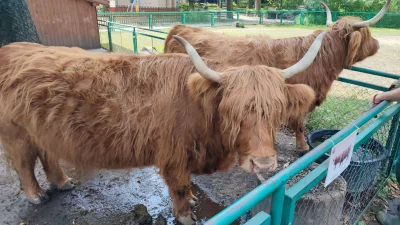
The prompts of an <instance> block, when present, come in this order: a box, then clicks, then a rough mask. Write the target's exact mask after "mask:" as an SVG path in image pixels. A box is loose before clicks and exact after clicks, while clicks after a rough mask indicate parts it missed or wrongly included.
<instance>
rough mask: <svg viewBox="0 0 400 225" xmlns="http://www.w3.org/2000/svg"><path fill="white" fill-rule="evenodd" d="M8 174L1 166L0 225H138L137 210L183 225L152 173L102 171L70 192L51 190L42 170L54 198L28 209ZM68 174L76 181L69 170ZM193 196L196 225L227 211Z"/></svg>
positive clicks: (201, 196)
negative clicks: (143, 207)
mask: <svg viewBox="0 0 400 225" xmlns="http://www.w3.org/2000/svg"><path fill="white" fill-rule="evenodd" d="M38 167H39V166H38ZM6 171H7V170H6V167H5V165H4V163H3V162H0V181H1V182H0V215H2V216H1V217H0V224H1V225H15V224H21V223H22V224H29V225H42V224H43V225H64V224H65V225H71V224H74V225H91V224H96V225H119V224H121V225H122V224H124V225H126V224H132V225H133V224H139V223H137V222H135V218H136V216H135V212H134V211H133V209H135V207H137V206H138V205H144V206H145V209H146V210H147V212H146V213H147V215H148V216H150V217H152V220H153V224H154V222H155V221H156V220H157V219H158V217H160V216H162V217H163V218H165V220H166V222H167V224H171V225H172V224H180V223H179V222H177V221H176V220H175V218H174V217H173V216H172V210H171V209H172V208H171V207H172V202H171V199H170V197H169V194H168V187H167V186H166V184H165V183H164V181H163V179H162V178H161V177H160V176H159V175H158V174H157V170H156V169H155V168H153V167H149V168H144V169H133V170H129V171H109V170H105V171H99V172H97V173H96V174H95V175H94V176H93V177H91V178H90V180H89V181H86V182H84V181H77V186H76V188H75V189H74V190H72V191H69V192H59V191H57V190H51V189H50V187H49V185H48V183H47V182H46V178H45V176H44V173H43V170H42V169H41V168H37V169H36V176H37V178H38V181H39V183H40V184H41V185H42V186H43V188H44V189H45V190H47V193H48V194H49V196H50V198H51V200H50V201H49V202H48V203H46V204H43V205H32V204H30V203H28V202H27V201H26V200H25V196H24V194H23V192H22V191H21V192H18V189H19V181H18V177H17V176H16V174H15V173H13V172H11V175H10V174H9V173H7V172H6ZM65 171H66V173H67V174H69V175H72V174H71V173H69V171H70V170H68V169H65ZM72 177H74V176H73V175H72ZM210 185H211V184H210ZM207 186H208V184H207ZM192 192H193V194H195V195H196V196H197V197H198V198H199V201H198V204H197V205H196V206H195V207H194V209H193V211H194V212H195V214H196V216H197V219H198V222H197V224H203V223H204V222H205V221H206V220H208V219H210V218H211V217H213V216H214V215H216V214H217V213H218V212H220V211H222V210H223V209H224V208H225V206H223V205H221V204H218V203H215V202H214V201H212V200H211V199H210V198H209V197H208V194H207V193H206V192H205V191H203V190H202V189H200V188H199V187H198V186H197V185H196V184H192ZM150 224H151V223H150ZM233 224H235V225H239V224H240V223H239V222H235V223H233Z"/></svg>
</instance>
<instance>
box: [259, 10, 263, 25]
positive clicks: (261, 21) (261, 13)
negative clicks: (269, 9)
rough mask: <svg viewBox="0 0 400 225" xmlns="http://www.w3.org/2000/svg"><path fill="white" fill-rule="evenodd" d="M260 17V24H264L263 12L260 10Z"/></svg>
mask: <svg viewBox="0 0 400 225" xmlns="http://www.w3.org/2000/svg"><path fill="white" fill-rule="evenodd" d="M258 16H259V17H260V22H259V23H260V24H263V12H262V11H261V10H260V11H259V12H258Z"/></svg>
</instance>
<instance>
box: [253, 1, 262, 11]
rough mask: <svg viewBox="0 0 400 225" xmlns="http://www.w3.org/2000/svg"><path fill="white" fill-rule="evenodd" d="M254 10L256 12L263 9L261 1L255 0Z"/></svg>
mask: <svg viewBox="0 0 400 225" xmlns="http://www.w3.org/2000/svg"><path fill="white" fill-rule="evenodd" d="M254 9H255V10H260V9H261V0H255V2H254Z"/></svg>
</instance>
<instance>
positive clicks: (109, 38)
mask: <svg viewBox="0 0 400 225" xmlns="http://www.w3.org/2000/svg"><path fill="white" fill-rule="evenodd" d="M107 34H108V48H109V50H110V52H112V40H111V29H110V23H108V22H107Z"/></svg>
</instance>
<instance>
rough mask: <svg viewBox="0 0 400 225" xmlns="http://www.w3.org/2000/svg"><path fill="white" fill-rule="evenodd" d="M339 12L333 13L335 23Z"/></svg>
mask: <svg viewBox="0 0 400 225" xmlns="http://www.w3.org/2000/svg"><path fill="white" fill-rule="evenodd" d="M337 16H338V15H337V12H333V15H332V17H333V18H332V20H333V22H335V21H336V20H337Z"/></svg>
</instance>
